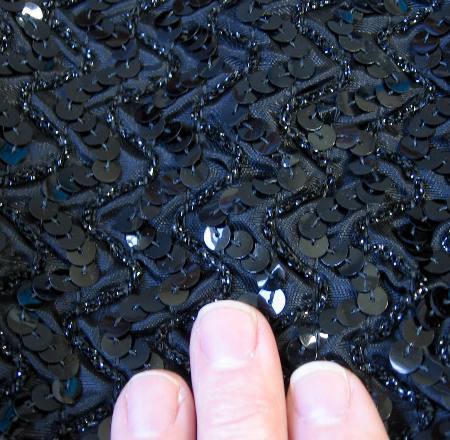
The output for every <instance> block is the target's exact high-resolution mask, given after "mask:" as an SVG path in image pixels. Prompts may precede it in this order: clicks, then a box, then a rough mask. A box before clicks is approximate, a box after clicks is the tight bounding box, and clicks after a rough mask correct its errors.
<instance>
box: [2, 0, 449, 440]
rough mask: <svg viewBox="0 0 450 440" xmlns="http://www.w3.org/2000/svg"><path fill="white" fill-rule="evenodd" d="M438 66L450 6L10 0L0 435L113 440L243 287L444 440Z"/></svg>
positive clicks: (286, 350) (396, 0)
mask: <svg viewBox="0 0 450 440" xmlns="http://www.w3.org/2000/svg"><path fill="white" fill-rule="evenodd" d="M449 60H450V4H449V3H448V2H447V1H439V0H433V1H425V0H424V1H415V0H414V1H410V0H370V1H369V0H355V1H335V0H317V1H316V0H311V1H292V0H280V1H272V0H243V1H233V0H217V1H212V0H171V1H164V0H89V1H80V0H41V1H39V0H33V1H31V2H25V1H23V0H0V94H1V100H0V187H1V188H0V262H1V263H0V301H1V309H0V395H1V396H2V397H1V399H0V435H3V437H4V438H7V439H9V438H11V439H60V438H61V439H78V438H80V439H97V438H98V439H102V440H104V439H107V438H109V435H110V434H109V431H110V420H111V413H112V409H113V406H114V401H115V399H116V398H117V396H118V394H119V392H120V390H121V389H122V387H123V386H124V384H125V383H126V381H127V380H128V379H129V378H130V377H131V376H132V375H133V374H135V373H136V372H139V371H142V370H144V369H149V368H167V369H170V370H173V371H176V372H178V373H179V374H181V375H183V376H184V377H185V378H186V379H188V378H189V358H188V344H189V334H190V330H191V328H192V324H193V322H194V320H195V317H196V315H197V313H198V310H199V309H200V308H201V307H202V306H203V305H205V304H207V303H209V302H212V301H214V300H219V299H236V300H240V301H245V302H247V303H250V304H253V305H255V306H256V307H258V308H259V309H260V310H261V311H262V312H263V313H264V314H265V315H266V316H267V318H268V320H269V322H270V324H271V326H272V328H273V330H274V332H275V334H276V337H277V342H278V348H279V352H280V356H281V359H282V366H283V373H284V376H285V380H286V382H287V381H288V378H289V375H290V374H291V372H292V371H293V370H294V369H295V368H296V367H298V366H299V365H301V364H303V363H305V362H308V361H311V360H315V359H328V360H334V361H336V362H339V363H340V364H342V365H344V366H346V367H347V368H349V369H351V370H352V371H353V372H354V373H355V374H357V375H358V376H359V377H360V378H361V379H362V381H363V382H364V383H365V385H366V386H367V388H368V389H369V391H370V393H371V395H372V396H373V398H374V400H375V402H376V403H377V406H378V409H379V411H380V414H381V416H382V418H383V420H384V421H385V424H386V427H387V430H388V432H389V435H390V437H391V438H393V439H397V438H398V439H412V438H417V439H441V438H447V436H449V435H450V423H449V422H450V417H449V409H450V388H449V379H450V373H449V372H450V370H449V315H450V308H449V307H450V296H449V283H450V185H449V175H450V142H449V140H450V122H449V119H450V97H449V90H450V85H449V77H450V70H449ZM230 325H232V323H230Z"/></svg>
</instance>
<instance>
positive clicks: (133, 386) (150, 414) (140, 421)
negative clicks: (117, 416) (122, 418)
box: [125, 370, 181, 439]
mask: <svg viewBox="0 0 450 440" xmlns="http://www.w3.org/2000/svg"><path fill="white" fill-rule="evenodd" d="M150 393H151V396H152V397H151V399H150V398H149V395H150ZM125 396H126V402H127V427H128V432H129V434H130V437H132V438H133V439H140V438H142V439H144V438H145V439H148V438H153V437H159V436H160V435H161V434H162V433H164V432H165V431H167V430H168V429H169V428H170V427H171V426H172V425H173V424H174V422H175V419H176V418H177V414H178V408H179V405H180V402H181V396H180V385H179V384H178V382H177V381H176V380H175V379H174V378H173V377H172V376H170V375H168V374H166V373H164V372H161V371H156V370H153V371H146V372H143V373H140V374H137V375H135V376H133V377H132V378H131V380H130V382H129V383H128V384H127V386H126V394H125ZM161 402H164V405H162V404H161Z"/></svg>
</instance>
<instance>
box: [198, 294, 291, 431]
mask: <svg viewBox="0 0 450 440" xmlns="http://www.w3.org/2000/svg"><path fill="white" fill-rule="evenodd" d="M190 355H191V375H192V384H193V389H194V395H195V405H196V410H197V421H198V438H199V439H209V438H261V436H262V435H263V434H262V433H264V438H266V437H267V438H276V439H278V438H286V433H287V426H286V406H285V404H286V400H285V395H284V389H283V381H282V373H281V365H280V360H279V356H278V351H277V346H276V343H275V338H274V335H273V333H272V331H271V329H270V326H269V324H268V322H267V320H266V319H265V318H264V316H263V315H262V314H261V313H260V312H259V311H258V310H256V309H255V308H253V307H251V306H249V305H247V304H244V303H240V302H236V301H228V300H226V301H217V302H214V303H211V304H208V305H207V306H205V307H203V308H202V309H201V310H200V312H199V314H198V317H197V320H196V322H195V324H194V328H193V330H192V334H191V344H190ZM252 436H254V437H252Z"/></svg>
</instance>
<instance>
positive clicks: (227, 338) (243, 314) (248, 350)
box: [197, 301, 258, 370]
mask: <svg viewBox="0 0 450 440" xmlns="http://www.w3.org/2000/svg"><path fill="white" fill-rule="evenodd" d="M197 319H198V331H199V335H200V346H201V349H202V351H203V353H204V354H205V356H206V357H207V358H208V359H209V360H210V362H211V365H212V366H213V367H214V368H217V369H223V370H230V369H235V368H239V367H240V366H242V365H244V364H246V363H247V362H248V361H249V360H250V359H251V358H252V357H253V356H254V354H255V349H256V339H257V337H256V336H257V328H258V320H257V316H256V312H255V311H254V310H253V309H252V308H251V307H250V306H247V305H245V304H242V303H238V302H234V301H218V302H215V303H211V304H208V305H207V306H205V307H203V308H202V309H201V310H200V312H199V314H198V318H197Z"/></svg>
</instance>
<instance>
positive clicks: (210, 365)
mask: <svg viewBox="0 0 450 440" xmlns="http://www.w3.org/2000/svg"><path fill="white" fill-rule="evenodd" d="M190 360H191V370H192V371H191V374H192V385H193V394H192V392H191V390H190V389H189V387H188V385H187V384H186V382H185V381H184V380H183V379H182V378H181V377H179V376H178V375H177V374H175V373H172V372H169V371H166V370H148V371H145V372H142V373H139V374H137V375H135V376H133V378H132V379H131V380H130V381H129V382H128V384H127V385H126V386H125V387H124V389H123V390H122V392H121V394H120V396H119V398H118V400H117V402H116V406H115V408H114V414H113V420H112V432H111V435H112V440H137V439H164V440H172V439H173V440H175V439H176V440H191V439H195V438H198V439H202V440H203V439H204V440H215V439H242V440H260V439H270V440H278V439H280V440H281V439H287V438H290V439H295V440H298V439H302V440H304V439H306V440H308V439H314V440H316V439H332V440H339V439H346V440H347V439H358V440H365V439H374V440H382V439H383V440H384V439H387V438H388V437H387V434H386V431H385V429H384V426H383V423H382V421H381V419H380V416H379V415H378V412H377V409H376V407H375V405H374V403H373V401H372V399H371V397H370V395H369V393H368V392H367V391H366V389H365V387H364V385H363V384H362V383H361V382H360V380H359V379H358V378H357V377H356V376H355V375H354V374H352V373H351V372H350V371H348V370H346V369H344V368H342V367H340V366H339V365H338V364H335V363H333V362H324V361H317V362H310V363H307V364H304V365H302V366H301V367H299V368H298V369H297V370H296V371H295V372H294V373H293V374H292V376H291V380H290V385H289V389H288V393H287V397H286V396H285V393H284V387H283V378H282V372H281V365H280V359H279V356H278V351H277V347H276V343H275V338H274V335H273V333H272V330H271V328H270V326H269V324H268V322H267V321H266V319H265V318H264V317H263V315H262V314H261V313H260V312H258V311H257V310H256V309H254V308H253V307H251V306H248V305H246V304H244V303H240V302H235V301H219V302H215V303H212V304H208V305H207V306H205V307H203V308H202V309H201V310H200V312H199V314H198V318H197V320H196V322H195V324H194V327H193V330H192V335H191V343H190ZM194 402H195V404H194Z"/></svg>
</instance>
